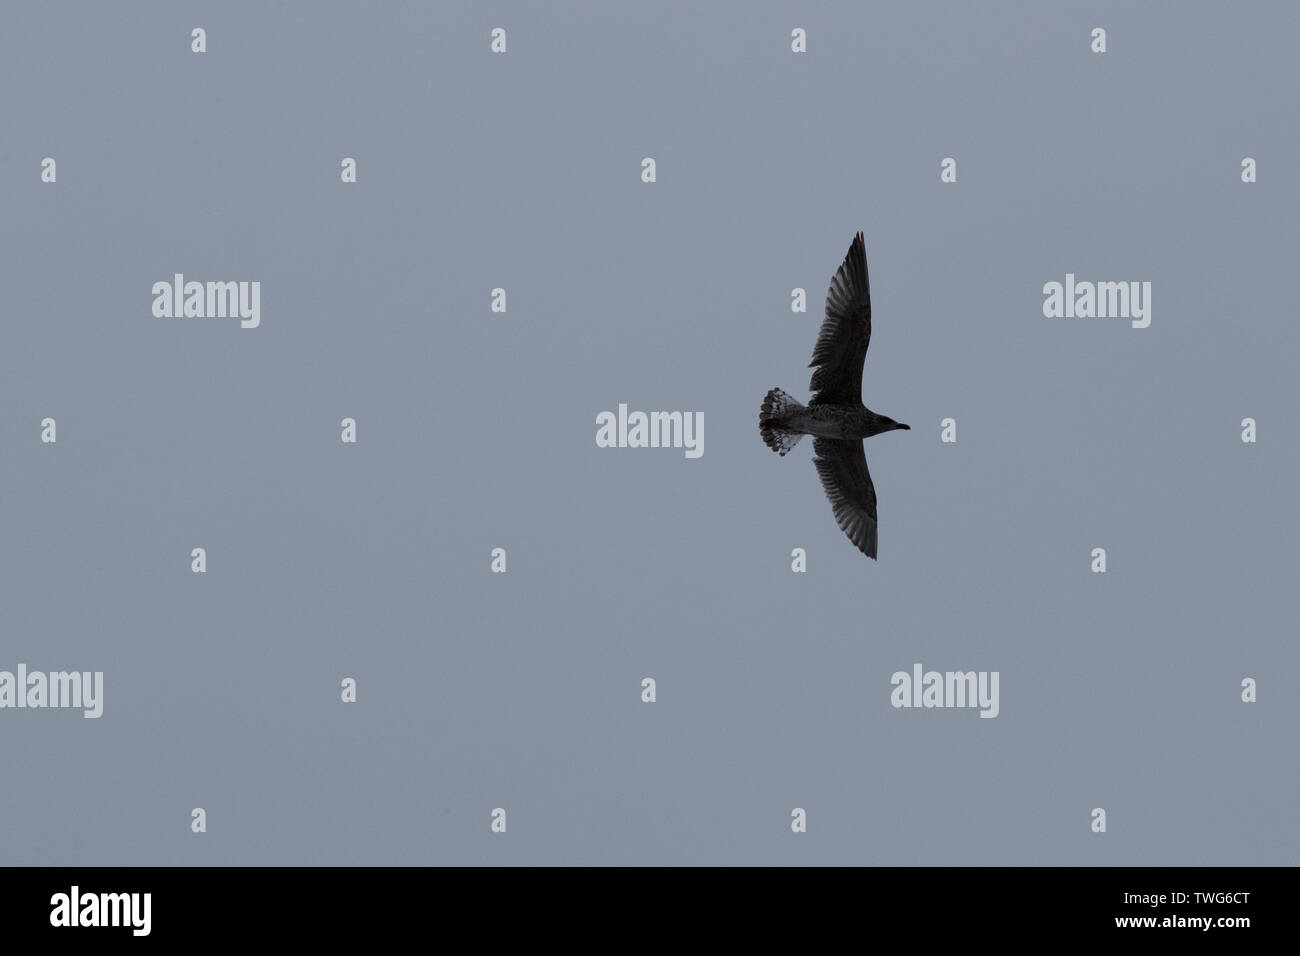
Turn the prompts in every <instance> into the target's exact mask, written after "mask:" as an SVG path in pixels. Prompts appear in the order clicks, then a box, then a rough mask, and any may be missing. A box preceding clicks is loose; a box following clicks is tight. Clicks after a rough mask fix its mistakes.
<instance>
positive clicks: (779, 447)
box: [758, 233, 908, 558]
mask: <svg viewBox="0 0 1300 956" xmlns="http://www.w3.org/2000/svg"><path fill="white" fill-rule="evenodd" d="M870 343H871V291H870V286H869V284H868V279H867V253H866V245H865V243H864V242H863V240H862V233H858V234H857V236H856V237H855V238H854V240H853V244H852V245H850V246H849V252H848V255H846V256H845V257H844V263H843V265H841V266H840V268H839V271H838V272H836V273H835V277H834V278H833V279H831V287H830V291H829V292H828V293H827V295H826V318H825V320H824V321H823V322H822V327H821V332H820V333H819V334H818V336H817V345H816V347H815V348H814V349H813V358H812V361H811V362H810V363H809V367H813V366H815V367H816V369H817V370H816V371H815V372H813V376H812V386H811V387H812V389H813V391H814V392H815V393H816V394H815V395H814V396H813V398H812V400H811V401H810V402H809V403H808V404H807V405H804V404H802V403H801V402H798V401H796V400H795V399H793V398H791V397H790V396H789V395H787V394H786V393H785V392H783V391H781V389H779V388H774V389H771V390H770V391H769V392H768V393H767V395H766V396H765V397H764V399H763V407H762V409H761V411H760V412H759V415H758V428H759V432H760V433H761V434H762V436H763V441H765V442H766V443H767V445H768V447H769V448H771V449H772V450H773V451H775V452H778V453H779V454H781V455H783V456H784V455H785V454H786V453H787V452H789V451H790V449H792V448H794V446H795V445H797V444H798V443H799V439H800V438H802V437H803V436H804V435H812V436H814V438H815V441H814V442H813V451H814V452H815V453H816V456H817V457H816V458H814V459H813V464H814V465H816V466H817V473H818V475H820V476H821V480H822V487H823V488H824V489H825V491H826V497H827V498H828V499H829V500H830V503H831V508H832V510H833V511H834V512H835V520H836V522H837V523H838V524H839V526H840V528H841V529H842V530H843V531H844V533H845V534H846V535H848V537H849V540H850V541H852V542H853V543H854V544H855V545H856V546H857V547H858V549H859V550H860V551H862V553H863V554H865V555H867V556H868V557H870V558H874V557H875V556H876V489H875V486H874V485H873V484H872V481H871V473H870V472H869V471H868V470H867V457H866V453H865V451H864V450H863V447H862V439H864V438H870V437H871V436H872V435H879V434H881V433H882V432H887V431H894V430H896V429H906V428H908V426H907V425H901V424H899V423H898V422H896V421H894V420H893V419H892V418H889V417H887V416H885V415H878V414H876V413H875V412H873V411H872V410H871V409H869V408H867V407H866V406H865V405H863V404H862V367H863V364H864V362H865V360H866V356H867V346H868V345H870Z"/></svg>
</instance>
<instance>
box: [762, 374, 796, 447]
mask: <svg viewBox="0 0 1300 956" xmlns="http://www.w3.org/2000/svg"><path fill="white" fill-rule="evenodd" d="M800 408H803V404H802V403H801V402H797V401H795V400H794V399H793V398H791V397H790V396H789V395H787V394H786V393H785V392H783V391H781V390H780V389H779V388H773V389H770V390H769V391H768V393H767V395H766V396H765V397H764V398H763V407H762V409H761V410H760V411H759V413H758V430H759V433H760V434H762V436H763V441H764V442H766V443H767V447H768V448H770V449H772V451H774V452H776V453H777V454H779V455H784V454H785V453H786V452H788V451H789V450H790V449H791V448H793V447H794V446H795V445H797V444H799V439H800V438H802V437H803V433H802V432H798V431H791V430H790V429H788V428H786V427H784V425H783V420H784V419H785V417H786V416H787V415H788V414H790V412H793V411H796V410H798V409H800Z"/></svg>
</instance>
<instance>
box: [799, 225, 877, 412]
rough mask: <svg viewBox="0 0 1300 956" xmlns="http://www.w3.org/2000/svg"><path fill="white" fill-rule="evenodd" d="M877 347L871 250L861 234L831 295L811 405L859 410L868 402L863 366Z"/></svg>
mask: <svg viewBox="0 0 1300 956" xmlns="http://www.w3.org/2000/svg"><path fill="white" fill-rule="evenodd" d="M870 343H871V289H870V286H869V284H868V282H867V247H866V245H865V244H864V243H863V241H862V233H858V234H857V236H855V237H854V239H853V244H852V245H851V246H849V253H848V255H846V256H845V257H844V263H843V265H841V266H840V269H839V271H838V272H836V273H835V278H833V279H831V287H830V291H828V292H827V293H826V318H825V319H823V320H822V328H821V331H820V332H819V333H818V334H817V345H816V346H815V347H814V348H813V357H812V361H811V362H809V363H808V367H809V368H812V367H813V366H817V371H815V372H813V376H812V386H811V387H812V390H813V391H814V392H816V393H817V394H815V395H814V396H813V397H812V401H810V402H809V403H808V404H809V405H857V404H858V403H859V402H861V401H862V363H863V361H864V360H865V359H866V357H867V346H868V345H869V344H870Z"/></svg>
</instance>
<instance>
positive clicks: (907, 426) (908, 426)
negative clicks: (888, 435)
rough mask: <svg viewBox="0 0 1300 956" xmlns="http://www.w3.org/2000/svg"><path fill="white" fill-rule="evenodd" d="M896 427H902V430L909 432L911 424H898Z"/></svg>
mask: <svg viewBox="0 0 1300 956" xmlns="http://www.w3.org/2000/svg"><path fill="white" fill-rule="evenodd" d="M898 427H899V428H901V429H903V430H904V431H909V432H910V431H911V430H912V426H911V425H899V426H898Z"/></svg>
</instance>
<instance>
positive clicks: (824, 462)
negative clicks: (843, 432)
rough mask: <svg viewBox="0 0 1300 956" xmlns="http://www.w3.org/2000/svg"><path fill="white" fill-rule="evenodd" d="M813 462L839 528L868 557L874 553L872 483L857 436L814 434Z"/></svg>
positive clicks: (874, 516) (874, 525)
mask: <svg viewBox="0 0 1300 956" xmlns="http://www.w3.org/2000/svg"><path fill="white" fill-rule="evenodd" d="M813 451H814V452H816V454H817V457H816V458H814V459H813V464H814V465H816V466H817V474H818V475H820V476H821V479H822V487H823V488H825V489H826V497H827V498H828V499H829V500H830V503H831V510H833V511H834V512H835V521H836V523H837V524H838V525H839V526H840V529H841V530H842V531H843V532H844V533H845V534H846V535H848V536H849V540H850V541H852V542H853V543H854V544H855V545H857V547H858V550H859V551H861V552H862V553H863V554H865V555H866V556H867V557H869V558H874V557H875V556H876V486H875V485H873V484H872V483H871V472H869V471H867V455H866V452H865V451H864V450H863V448H862V442H861V440H859V439H843V438H818V439H816V440H815V441H814V442H813Z"/></svg>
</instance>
